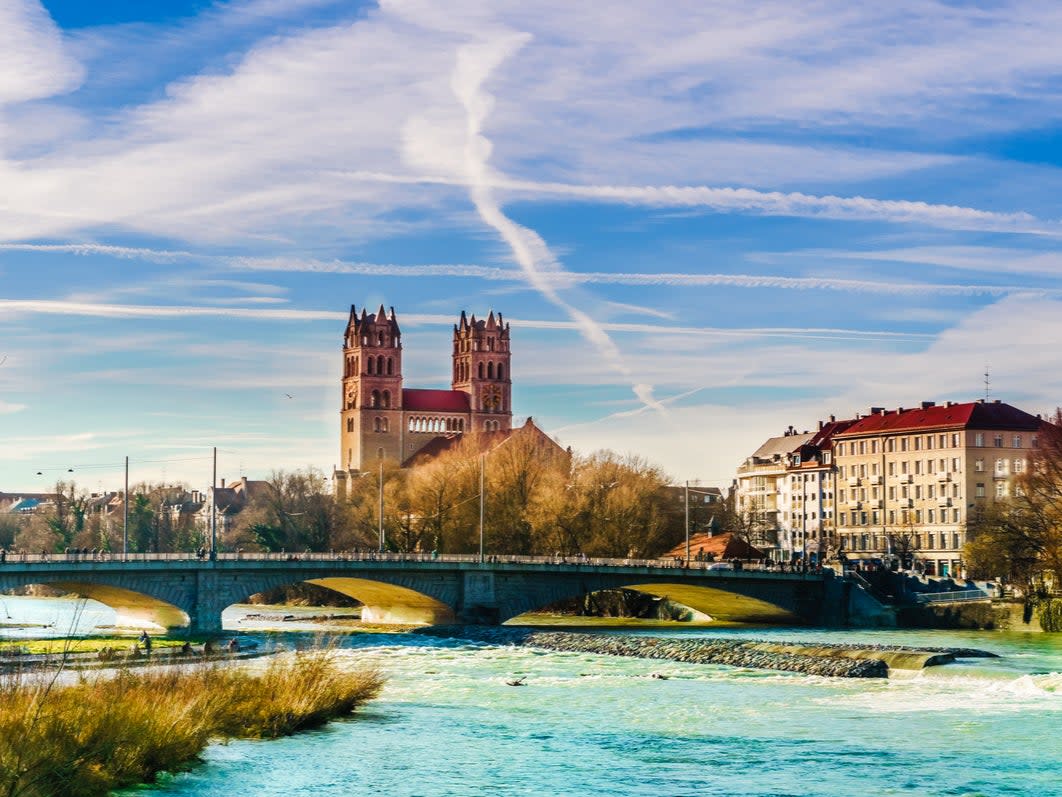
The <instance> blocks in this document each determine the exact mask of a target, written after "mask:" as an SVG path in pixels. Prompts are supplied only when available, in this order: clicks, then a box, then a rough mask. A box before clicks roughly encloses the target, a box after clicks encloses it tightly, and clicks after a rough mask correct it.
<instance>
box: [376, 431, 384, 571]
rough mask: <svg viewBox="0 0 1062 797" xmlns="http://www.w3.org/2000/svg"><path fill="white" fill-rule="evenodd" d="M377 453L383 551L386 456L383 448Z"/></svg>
mask: <svg viewBox="0 0 1062 797" xmlns="http://www.w3.org/2000/svg"><path fill="white" fill-rule="evenodd" d="M377 454H378V457H379V460H380V511H379V515H380V518H379V520H380V528H379V532H380V553H383V551H384V544H385V539H384V489H383V488H384V472H383V471H384V467H383V465H384V457H383V449H382V448H381V449H379V450H378V451H377Z"/></svg>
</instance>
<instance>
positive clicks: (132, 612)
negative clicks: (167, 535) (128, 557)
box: [0, 572, 195, 630]
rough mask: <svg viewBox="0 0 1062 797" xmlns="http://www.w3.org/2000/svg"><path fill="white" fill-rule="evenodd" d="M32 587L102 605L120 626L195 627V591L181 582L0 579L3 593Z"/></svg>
mask: <svg viewBox="0 0 1062 797" xmlns="http://www.w3.org/2000/svg"><path fill="white" fill-rule="evenodd" d="M32 584H40V585H43V586H46V587H52V588H53V589H57V590H61V591H63V592H68V593H72V594H74V595H78V596H81V597H83V598H90V599H91V600H94V601H97V602H99V603H102V604H103V605H104V606H107V607H108V608H110V609H113V610H114V612H115V614H116V615H117V617H116V624H117V625H119V626H121V625H129V626H137V627H142V626H145V625H147V626H156V627H157V628H158V629H160V630H169V629H173V628H182V627H185V626H190V625H192V624H193V615H194V613H195V590H194V587H193V588H191V589H189V588H185V585H182V584H181V583H180V580H179V579H178V580H174V579H167V580H158V581H155V580H147V579H135V578H128V577H124V576H123V575H122V574H118V573H115V574H107V575H103V574H96V573H93V574H80V573H79V574H75V573H71V572H66V573H56V574H54V575H48V574H43V573H37V574H33V575H29V574H26V575H15V574H4V575H3V576H2V577H0V591H5V592H6V591H9V590H13V589H18V588H21V587H27V586H30V585H32Z"/></svg>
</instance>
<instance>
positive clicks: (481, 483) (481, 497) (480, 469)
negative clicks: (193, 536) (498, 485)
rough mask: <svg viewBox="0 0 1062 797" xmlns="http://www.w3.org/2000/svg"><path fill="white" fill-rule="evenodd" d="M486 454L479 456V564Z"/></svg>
mask: <svg viewBox="0 0 1062 797" xmlns="http://www.w3.org/2000/svg"><path fill="white" fill-rule="evenodd" d="M486 456H487V455H486V454H480V455H479V562H480V564H483V561H484V559H483V514H484V513H483V510H484V498H485V495H484V493H483V460H484V459H485V458H486Z"/></svg>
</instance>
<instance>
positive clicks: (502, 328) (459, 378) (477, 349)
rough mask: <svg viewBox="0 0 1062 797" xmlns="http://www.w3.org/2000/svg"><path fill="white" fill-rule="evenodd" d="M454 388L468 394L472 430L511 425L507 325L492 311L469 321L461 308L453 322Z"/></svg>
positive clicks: (510, 385) (510, 378)
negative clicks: (481, 317)
mask: <svg viewBox="0 0 1062 797" xmlns="http://www.w3.org/2000/svg"><path fill="white" fill-rule="evenodd" d="M452 359H453V373H452V377H451V386H452V388H453V389H454V390H460V391H463V392H465V393H468V396H469V405H470V407H471V411H472V429H474V430H476V431H480V432H482V431H488V432H490V431H500V430H508V429H511V428H512V416H513V413H512V372H511V370H510V367H509V366H510V364H511V362H512V351H511V350H510V347H509V325H508V324H507V323H505V320H504V319H503V318H502V315H501V313H498V314H497V316H495V314H494V311H493V310H491V311H490V312H489V313H488V315H487V319H486V320H485V321H483V320H477V319H476V317H475V316H474V315H473V316H472V318H471V320H469V319H468V318H467V316H466V315H465V312H464V311H461V318H460V320H459V321H458V323H457V324H455V325H454V341H453V357H452Z"/></svg>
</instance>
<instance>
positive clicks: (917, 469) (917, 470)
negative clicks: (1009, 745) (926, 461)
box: [915, 459, 922, 476]
mask: <svg viewBox="0 0 1062 797" xmlns="http://www.w3.org/2000/svg"><path fill="white" fill-rule="evenodd" d="M921 475H922V460H920V459H916V460H915V476H921Z"/></svg>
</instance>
